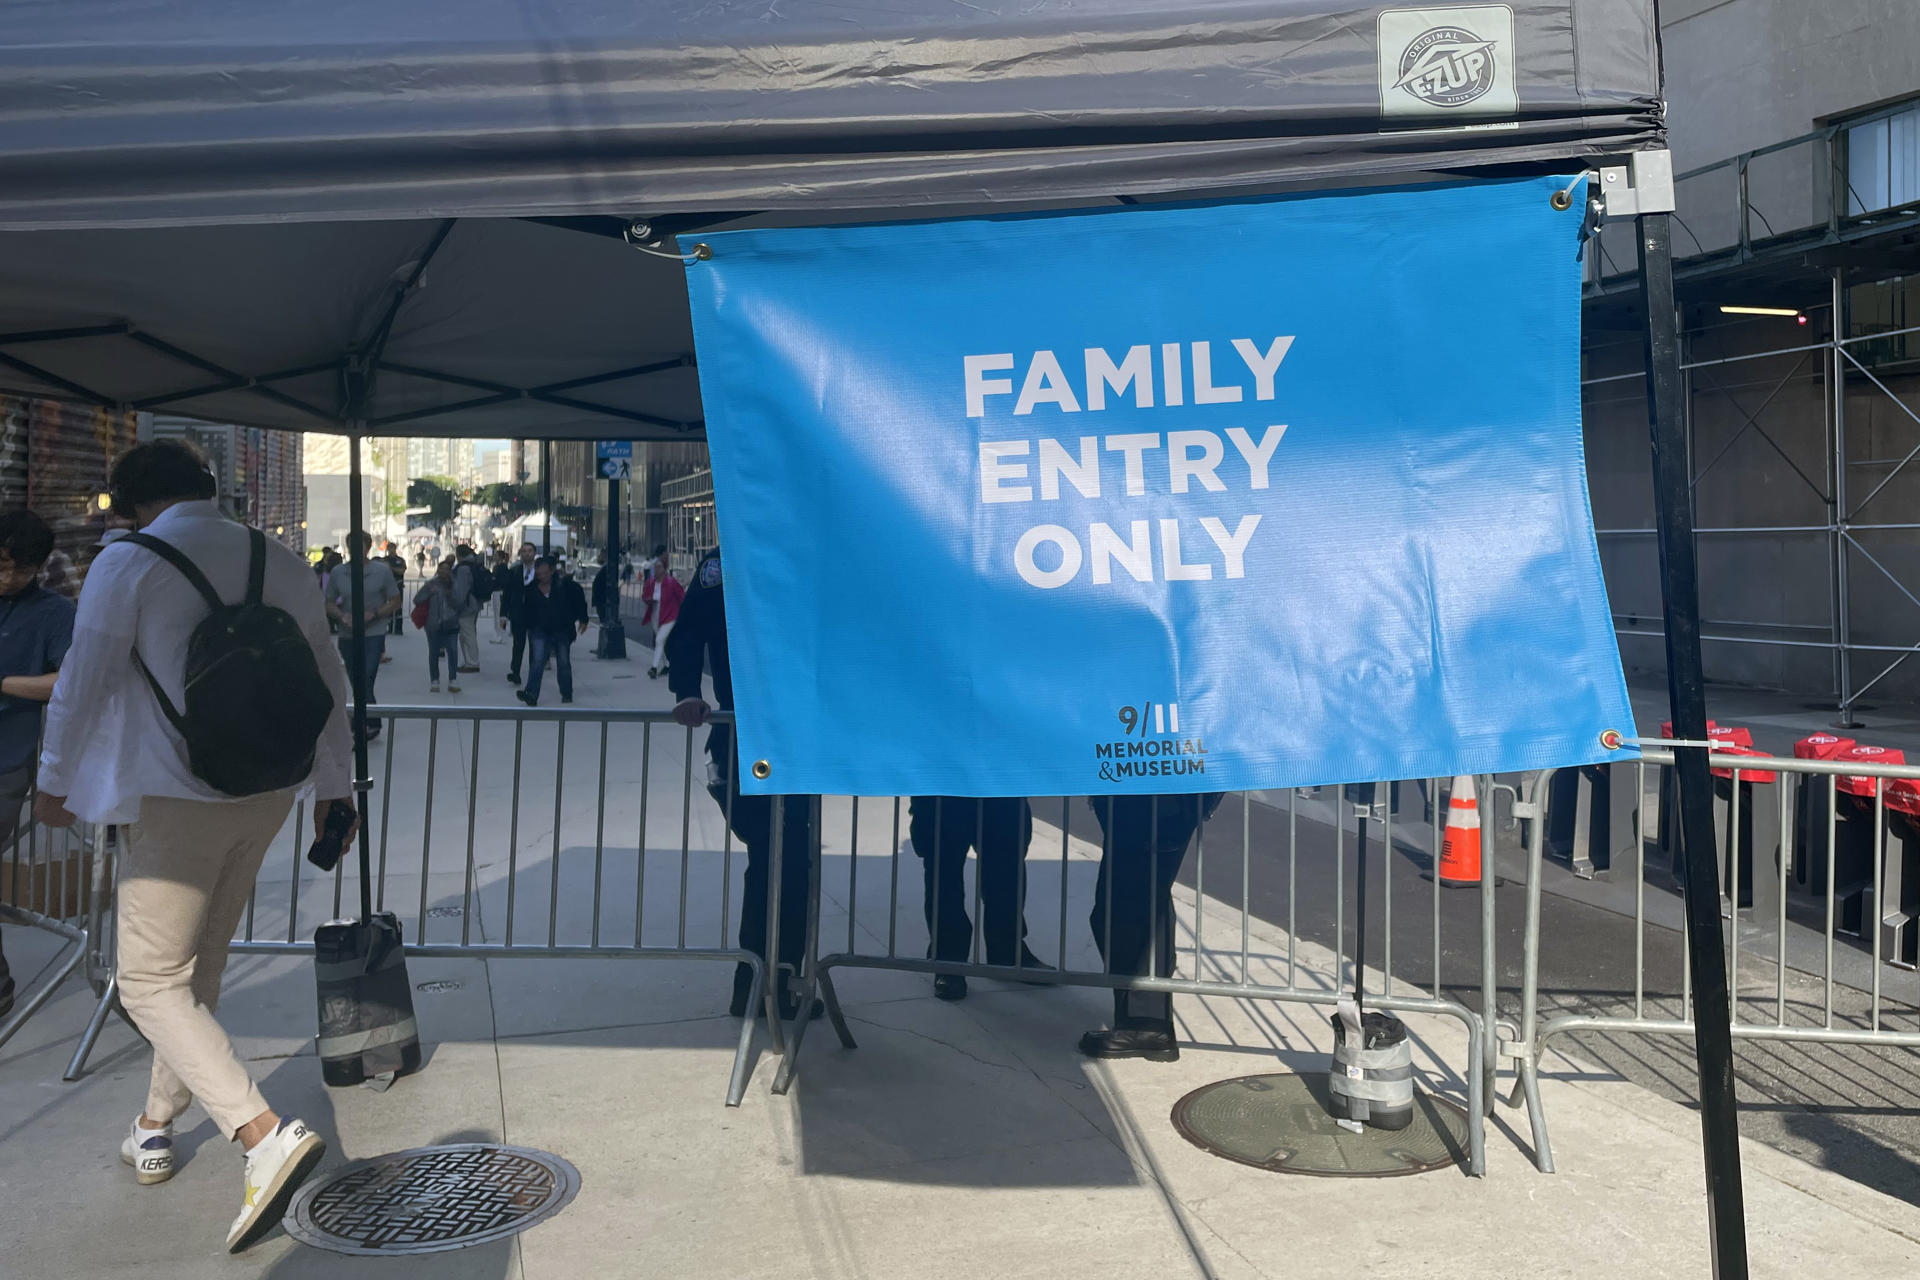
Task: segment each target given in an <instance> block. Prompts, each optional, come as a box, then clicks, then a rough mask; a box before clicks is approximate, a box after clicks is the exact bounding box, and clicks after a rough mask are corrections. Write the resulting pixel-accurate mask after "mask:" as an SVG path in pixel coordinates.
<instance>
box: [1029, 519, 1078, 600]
mask: <svg viewBox="0 0 1920 1280" xmlns="http://www.w3.org/2000/svg"><path fill="white" fill-rule="evenodd" d="M1043 542H1051V543H1052V544H1053V545H1054V546H1056V547H1058V548H1060V564H1059V567H1057V568H1054V569H1042V568H1041V567H1040V566H1039V565H1037V564H1035V563H1034V558H1033V553H1034V551H1035V549H1036V548H1038V547H1039V545H1040V544H1041V543H1043ZM1013 567H1014V569H1015V570H1017V571H1018V572H1019V574H1020V576H1021V577H1022V578H1025V579H1026V580H1027V581H1028V582H1029V583H1031V584H1033V585H1034V586H1036V587H1039V588H1041V589H1042V590H1051V589H1052V588H1054V587H1064V586H1066V585H1067V584H1068V583H1069V582H1072V581H1073V579H1074V575H1076V574H1078V573H1079V572H1080V540H1079V539H1078V538H1076V537H1074V536H1073V534H1072V533H1071V532H1069V531H1068V530H1066V529H1062V528H1061V527H1060V526H1059V525H1057V524H1043V525H1038V526H1036V527H1034V528H1032V529H1029V530H1027V531H1026V532H1025V533H1023V534H1021V535H1020V541H1019V542H1018V543H1016V544H1015V545H1014V548H1013Z"/></svg>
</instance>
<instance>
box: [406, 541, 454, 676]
mask: <svg viewBox="0 0 1920 1280" xmlns="http://www.w3.org/2000/svg"><path fill="white" fill-rule="evenodd" d="M464 577H465V575H463V574H461V573H460V572H459V570H458V568H457V567H456V565H455V563H454V561H453V560H452V559H451V558H449V559H446V560H442V561H441V562H440V567H439V568H438V569H436V570H435V571H434V574H433V576H432V577H431V578H428V579H427V583H426V585H425V586H423V587H421V588H420V590H419V591H417V592H415V593H414V597H413V612H414V621H415V623H416V624H417V625H418V626H419V627H420V629H421V630H422V631H424V632H426V633H427V674H428V679H429V680H430V681H431V682H432V683H430V684H429V685H428V686H427V692H429V693H438V692H440V655H441V654H443V653H444V654H446V655H447V692H448V693H458V692H460V619H461V615H462V613H463V612H464V610H465V608H466V604H467V600H466V591H465V586H466V583H465V581H464V580H463V579H464ZM422 608H424V609H425V610H426V614H425V616H424V618H423V617H422V616H421V612H420V611H421V609H422Z"/></svg>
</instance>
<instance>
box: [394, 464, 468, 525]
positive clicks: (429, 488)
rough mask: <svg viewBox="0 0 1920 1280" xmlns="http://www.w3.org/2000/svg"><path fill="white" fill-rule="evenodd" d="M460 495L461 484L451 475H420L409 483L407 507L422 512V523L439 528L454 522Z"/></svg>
mask: <svg viewBox="0 0 1920 1280" xmlns="http://www.w3.org/2000/svg"><path fill="white" fill-rule="evenodd" d="M459 496H460V490H459V486H458V485H457V484H456V483H454V481H453V480H452V479H450V478H449V477H447V476H420V477H418V478H416V479H414V480H413V481H411V482H409V483H408V485H407V509H408V510H410V511H417V512H420V523H421V524H423V525H431V526H432V527H433V528H436V529H438V528H441V527H443V526H445V525H448V524H451V523H452V522H453V513H454V506H455V504H456V503H457V502H458V501H459ZM421 508H425V510H424V511H421Z"/></svg>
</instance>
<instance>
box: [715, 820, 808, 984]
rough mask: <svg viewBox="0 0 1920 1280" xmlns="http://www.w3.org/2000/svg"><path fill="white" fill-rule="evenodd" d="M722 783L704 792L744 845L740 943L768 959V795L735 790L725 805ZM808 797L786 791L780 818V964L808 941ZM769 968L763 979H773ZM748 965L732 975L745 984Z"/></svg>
mask: <svg viewBox="0 0 1920 1280" xmlns="http://www.w3.org/2000/svg"><path fill="white" fill-rule="evenodd" d="M727 790H728V788H727V785H726V784H725V783H724V782H716V783H713V784H712V785H711V786H709V787H708V788H707V794H708V795H710V796H712V797H713V802H714V803H715V804H717V805H719V806H720V811H721V812H722V813H725V814H727V825H728V826H729V827H730V828H732V830H733V834H734V838H735V839H737V840H739V841H740V843H741V844H743V845H745V846H746V847H747V879H746V889H745V892H744V893H742V894H741V896H740V946H741V947H742V948H743V949H745V950H747V951H751V952H753V954H754V955H757V956H759V957H760V958H761V959H762V960H765V959H767V894H768V887H769V885H768V882H769V881H770V880H771V879H772V877H773V797H772V796H743V795H740V794H738V793H737V792H736V793H735V794H734V795H733V797H732V804H731V808H729V806H728V795H727ZM812 810H813V797H812V796H787V797H785V798H784V802H783V805H782V814H781V821H780V829H781V835H780V954H779V957H778V962H779V963H780V964H786V965H792V966H793V967H794V968H795V969H798V968H799V966H800V960H801V957H802V956H803V955H804V954H805V953H806V945H807V890H808V882H809V879H810V876H811V869H812V866H813V812H812ZM773 976H774V975H773V974H772V972H771V971H770V972H769V974H768V981H770V982H771V981H773ZM749 977H750V971H749V970H748V969H747V968H746V966H744V965H742V966H741V967H740V971H739V973H738V974H736V975H735V978H734V981H735V983H736V985H738V986H741V987H744V985H745V984H746V982H747V981H748V980H749Z"/></svg>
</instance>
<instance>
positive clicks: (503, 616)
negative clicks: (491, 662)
mask: <svg viewBox="0 0 1920 1280" xmlns="http://www.w3.org/2000/svg"><path fill="white" fill-rule="evenodd" d="M537 554H538V553H536V552H535V551H534V549H533V544H532V543H531V542H523V543H521V544H520V560H519V563H517V564H510V565H507V566H505V567H504V568H502V569H501V570H500V571H499V572H498V573H497V574H495V575H494V582H495V585H496V587H497V589H498V590H499V592H500V626H501V628H502V629H503V630H504V629H506V628H508V627H511V628H513V654H512V656H511V657H509V658H508V659H507V683H508V684H519V683H520V659H521V658H522V657H524V656H525V655H526V651H527V594H528V593H529V592H531V591H532V590H533V562H534V560H535V559H536V558H537Z"/></svg>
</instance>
